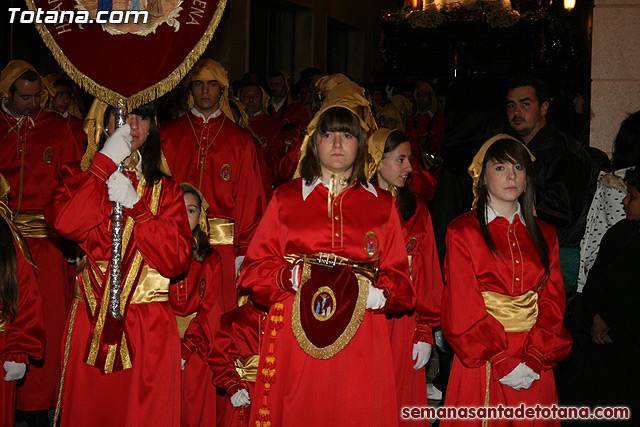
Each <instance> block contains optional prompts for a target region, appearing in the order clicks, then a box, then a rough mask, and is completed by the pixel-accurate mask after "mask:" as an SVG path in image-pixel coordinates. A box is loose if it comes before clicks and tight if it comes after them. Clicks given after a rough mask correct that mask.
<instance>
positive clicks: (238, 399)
mask: <svg viewBox="0 0 640 427" xmlns="http://www.w3.org/2000/svg"><path fill="white" fill-rule="evenodd" d="M231 404H232V405H233V407H234V408H239V407H240V406H246V405H251V399H250V398H249V392H248V391H247V390H246V389H244V388H243V389H242V390H238V391H236V392H235V394H234V395H233V396H231Z"/></svg>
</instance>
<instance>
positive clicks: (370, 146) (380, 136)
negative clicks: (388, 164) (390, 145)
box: [365, 128, 393, 181]
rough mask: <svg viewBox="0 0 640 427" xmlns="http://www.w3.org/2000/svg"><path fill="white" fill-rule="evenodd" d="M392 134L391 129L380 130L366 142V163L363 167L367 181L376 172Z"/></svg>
mask: <svg viewBox="0 0 640 427" xmlns="http://www.w3.org/2000/svg"><path fill="white" fill-rule="evenodd" d="M391 132H393V130H392V129H385V128H380V129H378V130H377V131H375V132H374V133H372V134H371V136H370V137H369V139H368V140H367V152H368V153H369V155H368V156H367V163H366V165H365V169H366V171H365V172H366V174H367V180H368V181H371V179H372V178H373V176H374V175H375V174H376V171H377V170H378V166H379V165H380V161H381V160H382V156H383V155H384V146H385V145H386V143H387V138H388V137H389V134H390V133H391Z"/></svg>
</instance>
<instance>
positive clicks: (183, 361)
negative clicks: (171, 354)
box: [180, 358, 187, 371]
mask: <svg viewBox="0 0 640 427" xmlns="http://www.w3.org/2000/svg"><path fill="white" fill-rule="evenodd" d="M186 364H187V361H186V360H184V359H182V358H180V369H181V370H182V371H184V365H186Z"/></svg>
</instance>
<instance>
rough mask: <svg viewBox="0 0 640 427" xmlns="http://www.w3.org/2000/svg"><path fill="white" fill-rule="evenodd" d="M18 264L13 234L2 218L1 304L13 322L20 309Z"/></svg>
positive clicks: (0, 219) (0, 250)
mask: <svg viewBox="0 0 640 427" xmlns="http://www.w3.org/2000/svg"><path fill="white" fill-rule="evenodd" d="M18 301H19V293H18V263H17V259H16V249H15V247H14V245H13V234H12V233H11V229H10V228H9V226H8V225H7V223H6V222H5V221H4V220H3V219H2V218H0V304H1V305H2V313H4V315H5V316H7V318H8V319H9V321H12V320H13V319H15V317H16V310H17V309H18Z"/></svg>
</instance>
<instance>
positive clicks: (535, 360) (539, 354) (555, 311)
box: [522, 227, 572, 373]
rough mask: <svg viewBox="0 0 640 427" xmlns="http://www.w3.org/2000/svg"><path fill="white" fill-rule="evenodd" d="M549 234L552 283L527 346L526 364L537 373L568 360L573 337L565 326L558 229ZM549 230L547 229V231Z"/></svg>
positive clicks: (544, 290)
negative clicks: (566, 358)
mask: <svg viewBox="0 0 640 427" xmlns="http://www.w3.org/2000/svg"><path fill="white" fill-rule="evenodd" d="M548 228H549V229H550V230H551V231H550V232H548V231H547V232H546V233H545V239H546V241H547V244H548V245H549V262H550V265H549V268H550V273H549V280H548V281H547V283H546V284H545V285H544V288H542V291H541V292H540V293H539V296H538V319H537V321H536V324H535V325H534V326H533V328H531V330H530V331H529V334H528V335H527V338H526V340H525V342H524V344H523V349H524V356H523V357H522V362H524V363H525V364H526V365H527V366H528V367H530V368H531V369H533V370H534V371H535V372H536V373H540V371H541V370H545V371H546V370H548V369H551V368H553V367H555V366H556V364H557V363H558V362H559V361H561V360H562V359H564V358H565V357H567V355H568V354H569V350H570V349H571V343H572V339H571V335H569V332H568V331H567V330H566V328H565V327H564V324H563V319H564V312H565V299H566V296H565V291H564V282H563V280H562V272H561V271H560V258H559V255H558V237H557V234H556V232H555V230H554V229H551V227H548ZM545 231H546V230H545Z"/></svg>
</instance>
